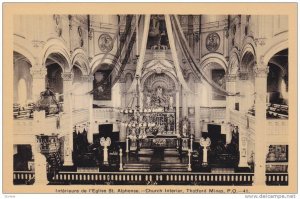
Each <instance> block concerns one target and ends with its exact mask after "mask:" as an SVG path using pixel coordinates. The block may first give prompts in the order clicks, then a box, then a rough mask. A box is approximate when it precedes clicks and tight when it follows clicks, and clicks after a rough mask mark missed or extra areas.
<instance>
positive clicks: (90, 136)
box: [81, 75, 95, 143]
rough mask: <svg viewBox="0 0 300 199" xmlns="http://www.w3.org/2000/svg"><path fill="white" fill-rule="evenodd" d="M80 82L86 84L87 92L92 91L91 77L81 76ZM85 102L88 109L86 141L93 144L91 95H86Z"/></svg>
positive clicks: (92, 77) (92, 78)
mask: <svg viewBox="0 0 300 199" xmlns="http://www.w3.org/2000/svg"><path fill="white" fill-rule="evenodd" d="M81 79H82V81H83V82H85V83H86V84H87V86H86V88H87V92H89V91H91V90H92V89H93V80H94V76H92V75H83V76H82V77H81ZM86 98H87V99H86V101H87V104H88V109H89V124H90V125H89V131H88V132H87V139H88V142H89V143H93V133H94V123H95V122H94V113H93V95H92V94H87V95H86Z"/></svg>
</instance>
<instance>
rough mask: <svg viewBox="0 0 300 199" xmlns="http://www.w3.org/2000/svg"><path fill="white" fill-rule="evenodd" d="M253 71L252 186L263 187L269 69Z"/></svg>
mask: <svg viewBox="0 0 300 199" xmlns="http://www.w3.org/2000/svg"><path fill="white" fill-rule="evenodd" d="M254 71H255V93H256V94H255V167H254V184H255V185H265V180H266V176H265V170H266V137H265V133H266V129H267V120H266V95H267V74H268V72H269V67H268V66H264V65H257V66H256V67H255V69H254Z"/></svg>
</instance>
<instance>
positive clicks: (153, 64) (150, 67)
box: [141, 60, 179, 90]
mask: <svg viewBox="0 0 300 199" xmlns="http://www.w3.org/2000/svg"><path fill="white" fill-rule="evenodd" d="M143 68H146V69H147V71H144V72H143V74H142V78H141V88H142V89H143V88H144V83H145V81H146V79H147V78H148V77H149V76H150V75H152V74H154V73H158V74H159V73H164V74H166V75H167V76H169V77H170V78H171V79H172V80H173V81H174V83H175V87H176V90H178V89H179V85H178V80H177V78H176V75H175V73H174V71H173V70H166V69H165V68H167V69H171V68H172V69H174V67H173V66H172V64H171V63H170V62H168V61H166V60H160V61H158V62H157V61H156V60H153V61H150V62H149V63H148V64H147V65H146V66H144V67H143Z"/></svg>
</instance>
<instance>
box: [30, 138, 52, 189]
mask: <svg viewBox="0 0 300 199" xmlns="http://www.w3.org/2000/svg"><path fill="white" fill-rule="evenodd" d="M32 153H33V157H34V168H35V169H34V174H35V180H34V184H35V185H47V184H48V183H49V182H48V178H47V160H46V157H45V156H44V155H43V154H42V153H41V149H40V142H39V140H38V138H36V137H35V143H33V144H32Z"/></svg>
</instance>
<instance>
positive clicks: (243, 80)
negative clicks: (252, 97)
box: [239, 72, 249, 112]
mask: <svg viewBox="0 0 300 199" xmlns="http://www.w3.org/2000/svg"><path fill="white" fill-rule="evenodd" d="M239 80H240V81H239V84H240V85H243V87H242V88H243V89H240V90H239V91H240V92H241V93H240V100H239V103H240V105H239V108H240V111H241V112H247V111H248V108H249V107H248V105H247V95H248V93H247V92H248V90H247V89H245V88H247V85H248V73H246V72H240V73H239Z"/></svg>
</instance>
